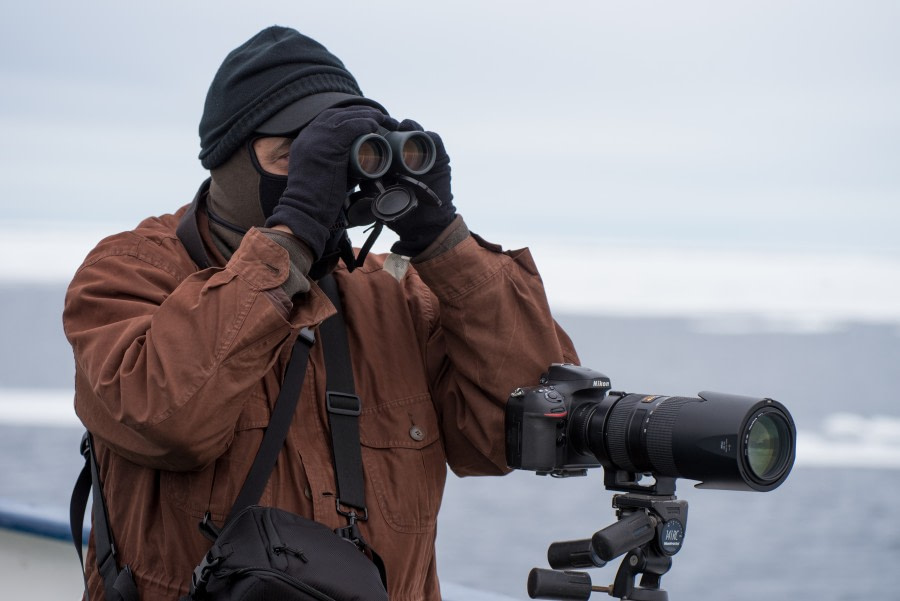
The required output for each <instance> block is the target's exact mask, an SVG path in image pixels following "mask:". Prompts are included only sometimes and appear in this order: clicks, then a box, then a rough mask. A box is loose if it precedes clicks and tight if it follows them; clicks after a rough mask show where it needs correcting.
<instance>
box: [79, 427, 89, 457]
mask: <svg viewBox="0 0 900 601" xmlns="http://www.w3.org/2000/svg"><path fill="white" fill-rule="evenodd" d="M78 450H79V452H80V453H81V456H82V457H84V458H85V459H87V458H88V456H89V455H90V454H91V433H90V432H88V431H87V430H85V432H84V434H83V435H82V437H81V446H80V447H79V448H78Z"/></svg>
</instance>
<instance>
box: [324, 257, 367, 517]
mask: <svg viewBox="0 0 900 601" xmlns="http://www.w3.org/2000/svg"><path fill="white" fill-rule="evenodd" d="M319 287H320V288H321V289H322V290H323V291H324V292H325V294H326V295H327V296H328V298H329V300H331V303H332V304H333V305H334V306H335V308H337V314H335V315H334V316H332V317H330V318H328V319H326V320H325V321H324V322H323V323H322V325H321V326H320V328H319V330H320V332H321V334H322V346H323V347H324V350H325V377H326V384H325V387H326V392H325V402H326V405H327V408H328V423H329V426H330V428H331V449H332V451H333V452H334V471H335V474H336V478H337V492H338V496H337V501H336V503H337V510H338V512H339V513H341V514H343V515H346V516H347V517H351V518H352V520H355V519H366V518H367V517H368V516H367V515H366V495H365V488H364V484H363V467H362V451H361V449H360V443H359V414H360V411H361V409H362V403H361V401H360V399H359V397H358V396H356V391H355V385H354V382H353V364H352V363H351V362H350V345H349V344H348V343H347V325H346V323H345V322H344V312H343V307H342V305H341V297H340V294H339V293H338V288H337V282H335V280H334V276H332V275H331V274H329V275H327V276H325V277H323V278H322V279H320V280H319ZM345 507H351V508H353V509H356V510H358V511H359V512H361V513H362V515H359V514H358V513H356V512H353V510H352V509H351V510H349V511H348V510H347V509H345ZM352 520H351V522H352Z"/></svg>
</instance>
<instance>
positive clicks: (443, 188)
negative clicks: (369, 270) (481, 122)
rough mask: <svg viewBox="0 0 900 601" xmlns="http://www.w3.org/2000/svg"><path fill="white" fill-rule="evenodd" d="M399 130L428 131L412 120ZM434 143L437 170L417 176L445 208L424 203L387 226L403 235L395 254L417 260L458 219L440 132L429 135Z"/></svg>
mask: <svg viewBox="0 0 900 601" xmlns="http://www.w3.org/2000/svg"><path fill="white" fill-rule="evenodd" d="M397 129H398V130H399V131H412V130H415V131H424V130H423V129H422V126H421V125H419V124H418V123H416V122H415V121H412V120H410V119H405V120H404V121H403V122H402V123H400V126H399V127H398V128H397ZM425 133H426V134H428V136H429V137H430V138H431V139H432V140H434V146H435V148H436V150H437V157H436V160H435V162H434V167H432V168H431V170H430V171H429V172H428V173H426V174H425V175H418V176H414V177H415V179H417V180H419V181H420V182H422V183H423V184H425V185H426V186H428V187H429V188H431V190H432V191H433V192H434V193H435V194H437V197H438V198H440V199H441V206H439V207H436V206H434V205H433V204H431V203H427V202H420V203H419V205H418V207H416V209H415V210H413V211H411V212H409V213H407V214H406V215H404V216H403V217H401V218H400V219H397V220H396V221H391V222H388V223H387V226H388V227H389V228H390V229H392V230H393V231H394V232H396V233H397V235H398V236H400V241H399V242H395V243H394V245H393V246H392V247H391V251H392V252H395V253H397V254H398V255H404V256H406V257H415V256H416V255H418V254H419V253H421V252H422V251H423V250H425V249H426V248H428V246H429V245H430V244H431V243H432V242H434V240H435V238H437V237H438V236H439V235H440V234H441V232H443V231H444V228H446V227H447V226H448V225H450V222H451V221H453V218H454V217H455V216H456V207H454V206H453V194H452V193H451V192H450V157H449V156H447V151H446V150H445V149H444V143H443V142H442V141H441V137H440V136H439V135H437V134H436V133H434V132H432V131H429V132H425Z"/></svg>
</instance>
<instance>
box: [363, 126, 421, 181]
mask: <svg viewBox="0 0 900 601" xmlns="http://www.w3.org/2000/svg"><path fill="white" fill-rule="evenodd" d="M436 155H437V150H436V148H435V146H434V140H432V139H431V138H430V137H429V136H428V134H426V133H425V132H421V131H415V130H414V131H388V130H386V129H384V128H379V130H378V132H377V133H371V134H366V135H364V136H360V137H359V138H357V139H356V140H355V141H354V142H353V146H351V147H350V174H351V175H352V176H354V177H357V178H359V179H363V180H374V179H378V178H380V177H382V176H384V175H385V174H387V173H388V172H389V171H394V172H396V173H400V174H407V175H422V174H424V173H428V171H429V170H431V168H432V167H433V166H434V161H435V158H436Z"/></svg>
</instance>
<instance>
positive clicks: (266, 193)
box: [247, 140, 288, 219]
mask: <svg viewBox="0 0 900 601" xmlns="http://www.w3.org/2000/svg"><path fill="white" fill-rule="evenodd" d="M247 152H248V154H249V155H250V160H251V161H252V162H253V168H254V169H255V170H256V172H257V173H258V174H259V186H258V196H257V198H258V199H259V206H260V209H261V210H262V213H263V216H264V217H265V218H266V219H268V218H269V217H271V216H272V213H273V212H274V211H275V206H276V205H277V204H278V201H279V200H280V199H281V195H282V194H284V189H285V188H287V180H288V178H287V176H286V175H275V174H273V173H269V172H268V171H266V170H264V169H263V168H262V167H261V166H260V164H259V159H257V158H256V153H255V152H254V151H253V140H249V141H248V142H247Z"/></svg>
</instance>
